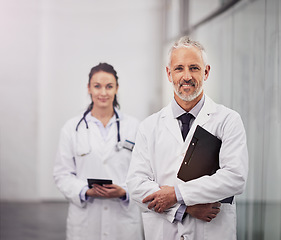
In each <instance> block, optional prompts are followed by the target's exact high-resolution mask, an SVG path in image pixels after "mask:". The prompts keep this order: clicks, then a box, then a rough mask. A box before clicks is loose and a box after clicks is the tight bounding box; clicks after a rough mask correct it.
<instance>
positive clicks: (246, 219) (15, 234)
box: [0, 202, 281, 240]
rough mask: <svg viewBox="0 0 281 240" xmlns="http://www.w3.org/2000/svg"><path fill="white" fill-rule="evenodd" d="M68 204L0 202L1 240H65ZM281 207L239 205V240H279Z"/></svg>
mask: <svg viewBox="0 0 281 240" xmlns="http://www.w3.org/2000/svg"><path fill="white" fill-rule="evenodd" d="M67 210H68V203H67V202H43V203H30V202H29V203H6V202H0V240H65V225H66V216H67ZM280 214H281V204H280V203H277V204H264V203H263V204H258V203H251V204H249V203H245V204H242V203H240V204H238V205H237V220H238V221H237V223H238V224H237V230H238V232H237V239H238V240H280V239H281V238H280V234H281V232H280V217H281V215H280Z"/></svg>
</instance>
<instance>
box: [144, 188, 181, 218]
mask: <svg viewBox="0 0 281 240" xmlns="http://www.w3.org/2000/svg"><path fill="white" fill-rule="evenodd" d="M160 189H161V190H159V191H157V192H155V193H152V194H150V195H149V196H147V197H146V198H144V199H143V200H142V202H143V203H147V202H150V203H149V204H148V208H149V209H152V208H154V211H155V212H158V213H163V212H164V211H165V210H167V209H168V208H170V207H172V206H173V205H174V204H176V203H177V197H176V193H175V189H174V187H170V186H162V187H160Z"/></svg>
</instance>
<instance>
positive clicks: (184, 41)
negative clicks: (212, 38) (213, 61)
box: [168, 36, 207, 68]
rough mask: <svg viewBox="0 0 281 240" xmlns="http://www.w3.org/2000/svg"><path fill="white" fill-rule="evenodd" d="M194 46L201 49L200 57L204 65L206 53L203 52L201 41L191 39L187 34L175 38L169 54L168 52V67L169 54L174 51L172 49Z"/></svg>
mask: <svg viewBox="0 0 281 240" xmlns="http://www.w3.org/2000/svg"><path fill="white" fill-rule="evenodd" d="M191 46H192V47H196V48H198V49H199V50H200V51H201V55H202V59H203V62H204V65H205V66H206V65H207V54H206V52H205V48H204V47H203V45H202V44H201V43H199V42H198V41H194V40H192V39H191V38H190V37H188V36H184V37H181V38H180V39H179V40H177V41H176V42H175V43H174V44H173V46H172V47H171V49H170V51H169V54H168V57H169V58H168V61H169V62H168V66H169V68H170V67H171V56H172V52H173V51H174V49H177V48H188V47H191Z"/></svg>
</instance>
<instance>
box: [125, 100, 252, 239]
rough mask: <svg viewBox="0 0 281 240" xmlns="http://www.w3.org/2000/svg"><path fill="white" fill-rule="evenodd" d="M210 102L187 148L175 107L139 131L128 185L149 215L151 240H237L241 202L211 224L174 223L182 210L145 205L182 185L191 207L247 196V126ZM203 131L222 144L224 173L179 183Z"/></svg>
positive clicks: (147, 225)
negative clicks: (185, 160)
mask: <svg viewBox="0 0 281 240" xmlns="http://www.w3.org/2000/svg"><path fill="white" fill-rule="evenodd" d="M205 97H206V98H205V103H204V106H203V107H202V109H201V111H200V113H199V115H198V116H197V118H196V119H195V121H194V123H193V125H192V127H191V129H190V131H189V133H188V135H187V138H186V141H185V142H183V140H182V136H181V131H180V128H179V124H178V122H177V120H176V119H174V117H173V114H172V108H171V105H168V106H167V107H165V108H163V109H162V110H161V111H160V112H158V113H156V114H154V115H152V116H150V117H149V118H147V119H146V120H144V122H142V123H141V125H140V127H139V132H138V134H137V139H136V146H135V149H134V152H133V157H132V162H131V167H130V170H129V173H128V179H127V184H128V188H129V192H130V194H131V198H132V199H134V200H135V201H136V202H137V203H138V204H139V206H141V207H142V209H143V211H144V212H143V221H144V230H145V239H146V240H154V239H157V240H162V239H165V240H166V239H167V240H173V239H191V240H202V239H204V240H217V239H227V240H234V239H236V205H235V202H234V203H233V204H222V206H221V211H220V213H219V214H218V215H217V217H216V218H215V219H213V220H212V221H211V222H209V223H208V222H204V221H201V220H198V219H195V218H193V217H191V216H189V215H187V217H186V218H185V219H184V221H183V222H178V221H174V220H175V213H176V211H177V209H178V207H179V204H176V205H174V206H173V207H172V208H170V209H169V210H167V211H166V212H164V213H163V214H159V213H156V212H154V211H152V210H148V209H147V204H143V203H142V202H141V201H142V200H143V199H144V198H145V197H146V196H148V195H149V194H152V193H153V192H156V191H158V190H159V187H161V186H163V185H169V186H175V185H178V186H179V190H180V193H181V195H182V197H183V200H184V202H185V204H186V205H187V206H191V205H195V204H200V203H212V202H217V201H219V200H222V199H224V198H226V197H230V196H234V195H237V194H241V193H242V192H243V190H244V187H245V182H246V179H247V171H248V153H247V146H246V136H245V131H244V127H243V123H242V121H241V118H240V116H239V114H238V113H236V112H235V111H233V110H230V109H228V108H226V107H224V106H222V105H218V104H216V103H214V102H213V101H212V100H211V99H210V98H209V97H207V96H205ZM197 125H200V126H202V127H203V128H205V129H206V130H208V131H209V132H211V133H212V134H214V135H215V136H217V137H218V138H219V139H221V140H222V146H221V150H220V157H219V163H220V169H219V170H218V171H217V172H216V173H215V174H214V175H212V176H204V177H201V178H198V179H196V180H193V181H189V182H186V183H184V182H183V181H181V180H179V179H178V178H177V172H178V170H179V168H180V166H181V163H182V160H183V157H184V155H185V152H186V149H187V147H188V145H189V142H190V140H191V138H192V136H193V133H194V131H195V128H196V126H197Z"/></svg>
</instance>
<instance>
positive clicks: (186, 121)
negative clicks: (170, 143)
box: [178, 113, 192, 141]
mask: <svg viewBox="0 0 281 240" xmlns="http://www.w3.org/2000/svg"><path fill="white" fill-rule="evenodd" d="M191 118H192V114H190V113H184V114H182V115H181V116H179V117H178V119H179V120H180V121H181V123H182V131H181V134H182V138H183V140H184V141H185V138H186V135H187V133H188V131H189V122H190V120H191Z"/></svg>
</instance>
